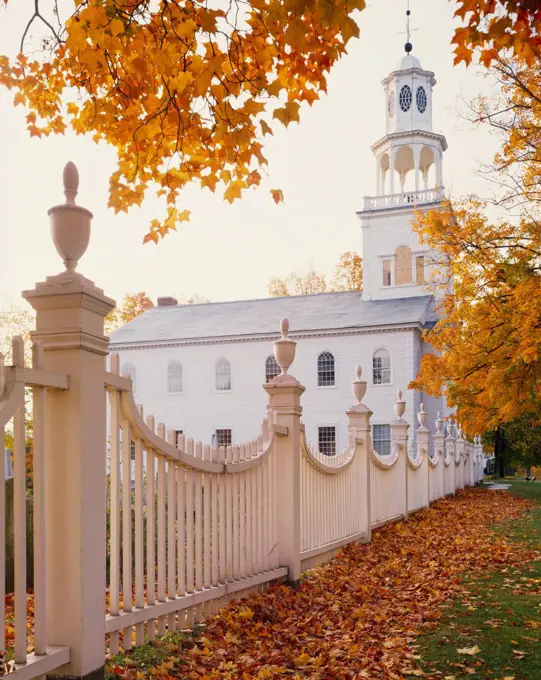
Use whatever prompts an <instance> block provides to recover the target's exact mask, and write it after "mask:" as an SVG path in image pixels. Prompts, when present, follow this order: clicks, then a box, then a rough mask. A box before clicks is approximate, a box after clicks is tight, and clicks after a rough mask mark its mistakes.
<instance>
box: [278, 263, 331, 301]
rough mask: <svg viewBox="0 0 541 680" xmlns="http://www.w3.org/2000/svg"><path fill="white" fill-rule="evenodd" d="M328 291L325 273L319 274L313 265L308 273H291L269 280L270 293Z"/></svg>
mask: <svg viewBox="0 0 541 680" xmlns="http://www.w3.org/2000/svg"><path fill="white" fill-rule="evenodd" d="M326 291H327V280H326V278H325V274H318V273H317V272H316V271H314V269H313V268H312V267H310V269H309V270H308V271H307V272H306V274H295V273H293V272H292V273H291V274H288V275H287V276H285V277H284V278H282V279H281V278H279V277H275V278H272V279H271V280H270V281H269V295H270V296H271V297H284V296H286V295H314V294H315V293H325V292H326Z"/></svg>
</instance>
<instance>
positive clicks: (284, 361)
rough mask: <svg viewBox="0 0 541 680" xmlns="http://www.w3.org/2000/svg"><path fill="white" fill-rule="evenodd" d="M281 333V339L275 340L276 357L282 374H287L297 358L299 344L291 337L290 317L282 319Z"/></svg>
mask: <svg viewBox="0 0 541 680" xmlns="http://www.w3.org/2000/svg"><path fill="white" fill-rule="evenodd" d="M280 333H281V337H280V339H279V340H275V341H274V358H275V359H276V363H277V364H278V366H280V369H281V373H280V375H287V372H288V370H289V367H290V366H291V364H292V363H293V361H294V360H295V348H296V346H297V343H296V342H295V340H290V338H289V321H288V319H285V318H284V319H282V320H281V321H280Z"/></svg>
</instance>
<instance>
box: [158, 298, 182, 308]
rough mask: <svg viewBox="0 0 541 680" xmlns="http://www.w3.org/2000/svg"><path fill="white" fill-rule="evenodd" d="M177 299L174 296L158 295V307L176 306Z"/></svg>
mask: <svg viewBox="0 0 541 680" xmlns="http://www.w3.org/2000/svg"><path fill="white" fill-rule="evenodd" d="M177 305H178V300H177V299H176V298H174V297H159V298H158V307H176V306H177Z"/></svg>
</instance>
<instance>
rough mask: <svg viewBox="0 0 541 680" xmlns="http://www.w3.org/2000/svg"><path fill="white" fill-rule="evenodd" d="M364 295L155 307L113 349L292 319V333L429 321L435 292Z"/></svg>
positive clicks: (125, 329) (254, 329)
mask: <svg viewBox="0 0 541 680" xmlns="http://www.w3.org/2000/svg"><path fill="white" fill-rule="evenodd" d="M361 296H362V293H358V292H347V293H321V294H318V295H296V296H291V297H278V298H264V299H261V300H239V301H234V302H210V303H206V304H200V305H177V306H167V307H153V308H152V309H149V310H147V311H146V312H144V313H143V314H141V315H140V316H138V317H137V318H136V319H134V320H133V321H130V322H129V323H127V324H126V325H125V326H122V327H121V328H119V329H118V330H116V331H114V333H113V334H112V336H111V348H112V349H115V348H118V347H121V346H131V345H139V344H144V345H147V344H155V343H157V344H161V343H167V342H190V341H195V340H205V339H207V340H208V339H210V338H212V339H218V338H224V339H225V338H246V337H253V338H261V337H268V336H270V337H274V336H277V335H278V329H279V327H280V319H282V318H283V317H287V318H288V319H289V323H290V328H291V335H293V336H295V335H297V334H300V333H303V332H308V333H312V332H318V331H319V332H322V331H323V332H324V331H335V330H339V329H340V330H346V329H352V330H354V329H363V328H370V327H376V326H396V325H405V324H423V325H424V324H425V323H426V322H427V321H428V318H429V313H430V302H431V301H432V296H431V295H425V296H420V297H409V298H399V299H393V300H371V301H366V300H362V299H361Z"/></svg>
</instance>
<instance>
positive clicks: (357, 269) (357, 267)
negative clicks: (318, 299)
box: [331, 251, 363, 291]
mask: <svg viewBox="0 0 541 680" xmlns="http://www.w3.org/2000/svg"><path fill="white" fill-rule="evenodd" d="M331 289H332V290H333V291H347V290H357V291H360V290H362V289H363V261H362V258H361V256H360V255H358V254H357V253H354V252H352V251H347V252H346V253H342V255H340V260H339V262H338V264H337V265H336V267H335V269H334V275H333V278H332V281H331Z"/></svg>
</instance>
